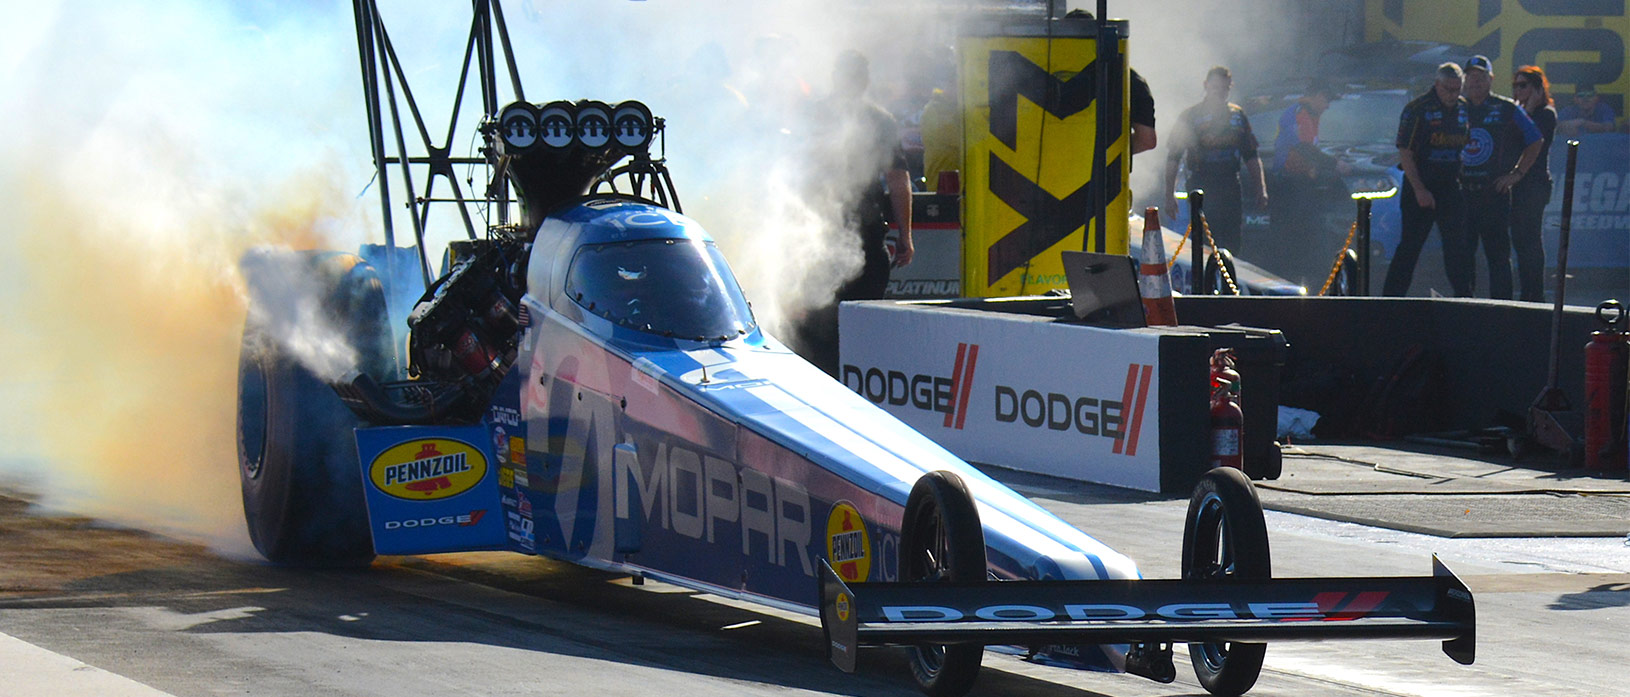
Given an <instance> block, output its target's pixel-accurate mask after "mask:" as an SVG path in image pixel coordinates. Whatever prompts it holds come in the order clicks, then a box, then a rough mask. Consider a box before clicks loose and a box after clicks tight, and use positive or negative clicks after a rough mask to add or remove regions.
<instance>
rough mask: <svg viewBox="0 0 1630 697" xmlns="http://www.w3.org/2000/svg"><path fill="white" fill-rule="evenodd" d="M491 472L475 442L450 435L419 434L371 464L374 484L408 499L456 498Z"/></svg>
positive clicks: (384, 453) (389, 493)
mask: <svg viewBox="0 0 1630 697" xmlns="http://www.w3.org/2000/svg"><path fill="white" fill-rule="evenodd" d="M485 476H487V458H486V456H485V455H482V454H481V451H480V450H479V449H477V448H476V447H475V446H473V445H470V444H469V443H465V442H464V441H458V440H452V439H449V438H417V439H414V440H410V441H407V442H405V443H399V444H397V445H395V446H392V447H391V448H389V449H388V450H386V451H385V452H382V453H380V454H379V456H378V457H376V458H374V461H373V464H371V465H369V466H368V478H369V479H370V480H372V481H373V484H374V488H376V489H378V490H380V491H382V492H385V493H386V494H388V495H390V496H393V497H395V498H399V499H403V500H406V501H435V500H439V499H446V498H452V497H454V496H457V495H459V494H462V493H464V492H466V491H469V490H470V489H472V488H474V487H475V485H476V484H478V483H480V482H481V479H482V478H483V477H485Z"/></svg>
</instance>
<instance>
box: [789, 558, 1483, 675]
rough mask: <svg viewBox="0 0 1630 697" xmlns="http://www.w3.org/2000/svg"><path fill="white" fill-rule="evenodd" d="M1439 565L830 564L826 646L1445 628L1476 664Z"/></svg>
mask: <svg viewBox="0 0 1630 697" xmlns="http://www.w3.org/2000/svg"><path fill="white" fill-rule="evenodd" d="M1432 570H1433V575H1432V576H1397V577H1367V578H1356V577H1350V578H1341V577H1332V578H1276V579H1265V580H1236V579H1222V580H1205V581H1192V580H1176V579H1172V580H1164V579H1163V580H1106V581H986V582H974V583H950V582H943V583H942V582H911V583H856V584H853V585H849V584H845V583H844V582H843V580H842V579H841V578H839V577H838V575H837V573H835V572H834V571H833V570H832V567H831V566H829V565H827V564H826V562H825V560H822V563H821V599H820V602H821V606H820V610H821V628H822V629H823V630H824V631H825V633H826V639H827V655H828V657H829V658H831V660H832V662H833V663H834V664H835V665H837V666H838V667H839V668H841V669H843V670H844V671H846V672H854V670H855V663H856V652H857V649H858V648H859V647H860V646H881V645H912V644H982V645H987V646H989V645H1019V646H1047V645H1057V644H1130V643H1139V642H1172V643H1182V642H1217V641H1251V642H1263V641H1286V640H1311V639H1444V640H1445V641H1444V642H1443V652H1444V653H1446V654H1448V655H1449V657H1450V658H1452V659H1454V660H1455V661H1456V662H1458V663H1462V664H1467V665H1469V664H1471V662H1472V660H1473V658H1474V654H1475V650H1476V644H1477V622H1476V606H1475V605H1474V603H1473V601H1472V594H1471V591H1470V590H1468V589H1467V588H1466V585H1465V584H1464V583H1462V582H1461V581H1460V579H1459V578H1457V577H1456V576H1455V575H1454V573H1453V572H1451V571H1449V568H1448V567H1446V566H1444V565H1443V562H1441V561H1439V560H1438V558H1437V556H1436V555H1434V556H1433V557H1432Z"/></svg>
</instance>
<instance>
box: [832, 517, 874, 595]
mask: <svg viewBox="0 0 1630 697" xmlns="http://www.w3.org/2000/svg"><path fill="white" fill-rule="evenodd" d="M826 558H827V559H829V560H831V562H832V569H833V570H834V571H837V572H838V577H839V578H842V579H843V580H845V581H848V582H849V583H859V582H861V581H864V580H866V577H867V575H868V574H870V573H871V570H872V545H871V539H870V538H869V537H868V536H867V535H866V521H865V520H862V519H861V517H860V511H858V510H855V507H854V504H851V503H849V502H848V501H839V502H837V503H836V504H834V505H833V506H832V513H831V514H830V515H828V516H827V517H826Z"/></svg>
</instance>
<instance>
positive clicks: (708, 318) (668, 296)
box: [566, 238, 754, 341]
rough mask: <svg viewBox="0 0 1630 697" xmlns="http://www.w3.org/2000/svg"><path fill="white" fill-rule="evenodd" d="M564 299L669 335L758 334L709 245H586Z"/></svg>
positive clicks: (611, 318) (625, 323) (574, 261)
mask: <svg viewBox="0 0 1630 697" xmlns="http://www.w3.org/2000/svg"><path fill="white" fill-rule="evenodd" d="M566 295H567V297H568V298H570V299H571V300H572V302H575V303H577V304H578V305H579V306H581V307H582V308H583V309H584V310H585V311H587V312H588V313H590V314H593V315H597V316H599V317H602V318H605V319H607V320H609V321H611V322H612V323H613V324H616V325H618V326H622V327H627V328H630V329H634V330H637V331H641V332H647V333H650V334H657V335H660V336H664V337H670V338H676V339H687V340H694V341H725V340H729V339H734V338H736V337H738V336H742V335H745V334H747V333H749V332H751V331H752V330H753V328H754V324H753V315H752V312H751V310H749V309H748V307H747V299H746V297H744V296H743V295H742V292H741V288H740V287H739V286H737V285H736V279H735V277H734V276H732V275H731V273H730V267H729V266H728V265H726V264H725V260H724V255H723V254H721V253H720V252H719V248H718V246H717V245H715V244H714V243H713V242H712V241H711V240H701V239H694V238H692V239H674V238H659V239H643V240H631V241H627V242H605V243H601V244H585V245H583V246H582V247H579V248H578V250H577V254H576V255H575V256H574V257H573V259H572V263H571V267H570V269H569V270H568V271H567V274H566Z"/></svg>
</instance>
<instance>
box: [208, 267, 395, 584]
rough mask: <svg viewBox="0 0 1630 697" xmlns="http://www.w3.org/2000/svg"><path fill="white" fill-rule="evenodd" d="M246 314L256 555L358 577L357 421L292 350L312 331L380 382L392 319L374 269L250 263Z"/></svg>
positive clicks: (363, 515) (248, 509) (246, 401)
mask: <svg viewBox="0 0 1630 697" xmlns="http://www.w3.org/2000/svg"><path fill="white" fill-rule="evenodd" d="M244 269H245V272H246V276H247V277H248V280H249V290H250V293H249V295H250V303H251V307H250V312H249V319H248V320H247V321H246V322H245V324H244V330H243V345H242V348H241V350H240V353H239V357H238V418H237V441H238V475H239V480H240V483H241V485H242V490H243V512H244V521H245V523H246V524H247V527H248V529H249V538H250V540H251V541H252V542H253V543H254V545H255V549H256V550H258V551H260V553H261V554H262V555H263V556H265V557H266V559H267V560H269V561H271V562H273V563H276V564H284V565H290V566H311V567H364V566H367V565H368V564H369V563H370V562H372V561H373V558H374V549H373V537H372V534H371V533H370V531H369V527H368V515H367V509H366V506H365V503H364V500H363V491H362V469H361V465H360V464H359V463H358V459H357V446H356V435H355V429H356V428H358V427H359V426H362V425H364V424H362V423H361V422H360V420H359V419H358V418H357V417H356V415H355V414H353V413H352V412H351V411H350V410H349V409H347V408H346V407H345V405H344V404H343V403H341V402H340V399H339V396H338V395H336V394H335V393H334V390H333V389H332V388H330V387H329V386H328V385H327V384H326V383H325V382H324V381H323V380H322V379H321V378H319V377H318V375H317V374H316V373H315V372H313V370H312V369H311V368H309V367H307V365H305V363H303V362H302V361H300V360H298V359H297V358H296V356H295V355H293V352H292V351H291V350H290V349H289V337H290V335H291V332H292V331H293V330H296V329H299V330H301V331H304V332H311V331H313V327H312V325H313V323H314V319H313V317H309V316H301V310H300V309H299V308H300V306H301V305H302V304H305V305H308V306H310V305H314V306H315V308H316V312H315V313H314V314H315V316H316V321H315V324H318V325H323V327H324V328H325V329H326V330H331V332H330V333H332V334H333V336H332V337H331V340H343V341H345V342H346V343H347V344H348V345H349V346H350V347H351V348H352V349H354V350H355V351H356V354H357V356H358V360H357V367H358V368H360V369H362V370H365V371H367V372H369V373H370V375H373V376H374V377H375V379H381V378H384V377H387V376H388V373H389V369H388V368H387V367H386V366H387V365H388V362H387V361H386V360H385V356H388V355H389V354H388V351H389V338H388V337H389V331H388V320H387V319H386V315H385V298H384V292H383V289H382V287H381V285H380V282H379V277H378V276H377V274H375V272H374V269H373V267H371V266H368V265H367V264H366V263H364V262H362V260H361V259H360V258H358V257H356V256H353V255H349V254H339V253H333V252H326V253H324V252H295V253H286V252H280V253H251V255H250V256H248V257H246V258H245V260H244Z"/></svg>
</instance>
